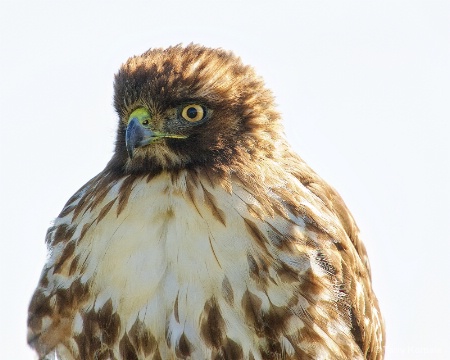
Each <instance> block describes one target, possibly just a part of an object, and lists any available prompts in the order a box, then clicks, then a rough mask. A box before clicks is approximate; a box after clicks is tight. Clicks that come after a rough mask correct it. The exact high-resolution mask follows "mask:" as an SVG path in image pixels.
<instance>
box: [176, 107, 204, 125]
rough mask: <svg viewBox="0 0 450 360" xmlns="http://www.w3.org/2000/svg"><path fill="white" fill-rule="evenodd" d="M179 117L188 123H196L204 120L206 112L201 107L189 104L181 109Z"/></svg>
mask: <svg viewBox="0 0 450 360" xmlns="http://www.w3.org/2000/svg"><path fill="white" fill-rule="evenodd" d="M181 116H182V117H183V119H184V120H187V121H189V122H197V121H200V120H203V119H204V118H205V116H206V111H205V109H204V108H203V106H201V105H197V104H189V105H186V106H185V107H184V108H183V110H182V111H181Z"/></svg>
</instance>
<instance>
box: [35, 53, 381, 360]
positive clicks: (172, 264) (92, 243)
mask: <svg viewBox="0 0 450 360" xmlns="http://www.w3.org/2000/svg"><path fill="white" fill-rule="evenodd" d="M114 103H115V107H116V110H117V113H118V117H119V123H118V130H117V140H116V147H115V152H114V155H113V157H112V159H111V161H110V162H109V163H108V165H107V166H106V168H105V169H104V170H103V171H102V172H100V174H98V175H97V176H96V177H94V178H93V179H92V180H90V181H89V182H88V183H87V184H86V185H84V186H83V187H82V188H81V189H80V190H79V191H77V192H76V193H75V195H73V196H72V198H70V199H69V201H68V202H67V204H66V205H65V207H64V208H63V210H62V212H61V213H60V215H59V216H58V218H57V219H56V220H55V222H54V225H53V226H52V227H51V228H50V229H49V230H48V234H47V238H46V242H47V245H48V247H49V259H48V261H47V264H46V265H45V267H44V269H43V272H42V276H41V279H40V281H39V285H38V287H37V290H36V292H35V293H34V295H33V298H32V301H31V304H30V308H29V319H28V325H29V335H28V341H29V343H30V345H31V346H32V347H33V348H34V349H35V350H36V352H37V353H38V354H39V356H40V357H41V358H44V357H46V356H47V355H52V354H57V355H58V358H60V359H254V360H258V359H286V360H287V359H364V358H365V359H382V358H383V353H384V350H383V349H384V329H383V321H382V318H381V314H380V311H379V308H378V303H377V299H376V297H375V295H374V293H373V290H372V285H371V277H370V269H369V264H368V259H367V255H366V250H365V248H364V245H363V244H362V242H361V240H360V238H359V235H358V228H357V227H356V225H355V222H354V220H353V218H352V216H351V214H350V213H349V211H348V210H347V208H346V206H345V205H344V203H343V201H342V199H341V198H340V197H339V195H338V194H337V193H336V191H335V190H334V189H333V188H331V187H330V186H329V185H328V184H327V183H325V182H324V181H323V180H322V179H321V178H320V177H319V176H318V175H317V174H316V173H315V172H314V171H312V170H311V169H310V168H309V167H308V165H306V164H305V162H304V161H303V160H302V159H301V158H300V157H299V156H298V155H296V154H295V153H294V152H293V150H292V149H291V147H290V146H289V144H288V143H287V141H286V139H285V137H284V135H283V129H282V125H281V123H280V115H279V114H278V112H277V111H276V109H275V106H274V99H273V97H272V94H271V92H270V91H269V90H268V89H266V88H265V86H264V83H263V81H262V79H261V78H260V77H258V76H257V75H256V74H255V73H254V71H253V69H252V68H251V67H249V66H246V65H243V64H242V63H241V61H240V59H239V58H237V57H235V56H234V55H233V54H232V53H230V52H226V51H223V50H217V49H208V48H204V47H202V46H197V45H189V46H187V47H182V46H175V47H171V48H168V49H153V50H149V51H147V52H146V53H144V54H143V55H141V56H136V57H133V58H130V59H129V60H128V61H127V62H126V63H125V64H124V65H123V66H122V68H121V69H120V70H119V72H118V73H117V75H116V77H115V95H114Z"/></svg>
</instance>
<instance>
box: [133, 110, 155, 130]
mask: <svg viewBox="0 0 450 360" xmlns="http://www.w3.org/2000/svg"><path fill="white" fill-rule="evenodd" d="M133 118H137V119H138V120H139V122H140V123H141V124H142V125H144V126H145V125H148V123H149V120H150V119H151V116H150V114H149V112H148V110H147V109H145V108H138V109H136V110H134V111H133V112H132V113H131V115H130V117H129V118H128V122H130V121H131V119H133Z"/></svg>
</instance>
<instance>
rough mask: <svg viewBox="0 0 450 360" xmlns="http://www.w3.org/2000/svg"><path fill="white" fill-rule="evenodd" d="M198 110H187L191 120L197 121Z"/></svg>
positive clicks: (192, 108)
mask: <svg viewBox="0 0 450 360" xmlns="http://www.w3.org/2000/svg"><path fill="white" fill-rule="evenodd" d="M197 113H198V111H197V109H196V108H194V107H190V108H189V109H187V111H186V114H187V116H188V117H189V118H190V119H195V117H196V116H197Z"/></svg>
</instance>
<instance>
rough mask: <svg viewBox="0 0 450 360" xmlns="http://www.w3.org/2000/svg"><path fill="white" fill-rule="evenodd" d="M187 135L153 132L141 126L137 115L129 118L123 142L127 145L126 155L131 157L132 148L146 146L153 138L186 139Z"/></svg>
mask: <svg viewBox="0 0 450 360" xmlns="http://www.w3.org/2000/svg"><path fill="white" fill-rule="evenodd" d="M186 137H187V136H184V135H175V134H163V133H159V132H155V131H153V130H151V129H149V128H147V127H145V126H143V125H142V124H141V123H140V122H139V119H138V118H137V117H134V118H132V119H131V120H130V122H129V123H128V126H127V131H126V134H125V142H126V147H127V152H128V156H129V157H130V159H132V158H133V154H134V150H135V149H136V148H139V147H141V146H146V145H149V144H151V143H152V142H154V141H155V140H158V139H162V138H172V139H186Z"/></svg>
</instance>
